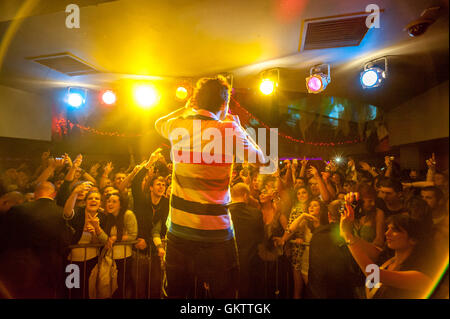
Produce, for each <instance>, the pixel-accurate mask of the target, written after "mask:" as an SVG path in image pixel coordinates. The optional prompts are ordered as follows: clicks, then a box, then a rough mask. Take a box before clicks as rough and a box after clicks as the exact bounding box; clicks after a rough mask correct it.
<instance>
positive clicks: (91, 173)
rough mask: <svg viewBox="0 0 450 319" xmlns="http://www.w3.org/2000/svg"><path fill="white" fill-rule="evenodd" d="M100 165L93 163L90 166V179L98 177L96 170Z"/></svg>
mask: <svg viewBox="0 0 450 319" xmlns="http://www.w3.org/2000/svg"><path fill="white" fill-rule="evenodd" d="M100 166H101V165H100V163H95V164H94V165H92V166H91V168H90V169H89V174H90V175H91V176H92V177H94V178H95V177H97V176H98V169H99V168H100Z"/></svg>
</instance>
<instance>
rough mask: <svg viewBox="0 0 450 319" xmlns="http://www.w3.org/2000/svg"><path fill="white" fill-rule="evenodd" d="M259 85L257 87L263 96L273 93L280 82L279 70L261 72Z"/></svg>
mask: <svg viewBox="0 0 450 319" xmlns="http://www.w3.org/2000/svg"><path fill="white" fill-rule="evenodd" d="M260 77H261V83H260V85H259V90H260V91H261V93H262V94H264V95H270V94H272V93H274V92H275V90H276V88H277V87H278V83H279V81H280V70H279V69H270V70H265V71H263V72H261V74H260Z"/></svg>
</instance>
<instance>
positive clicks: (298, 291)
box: [275, 187, 311, 299]
mask: <svg viewBox="0 0 450 319" xmlns="http://www.w3.org/2000/svg"><path fill="white" fill-rule="evenodd" d="M296 195H297V196H296V201H295V203H294V206H293V207H292V210H291V214H290V216H289V221H288V225H287V227H286V230H285V232H284V234H283V236H282V237H281V238H280V239H278V238H276V240H275V245H277V246H284V245H285V243H286V242H287V241H288V240H289V239H290V238H292V237H294V243H292V245H290V251H291V253H290V257H291V264H292V271H293V278H294V295H293V297H294V299H299V298H300V297H301V295H302V291H303V287H304V285H305V284H304V281H303V277H302V272H301V270H302V269H301V267H302V255H303V252H304V247H302V244H303V243H304V238H302V236H303V233H302V232H301V231H300V228H298V227H297V228H296V229H295V230H294V231H292V232H291V231H289V227H290V226H291V225H292V223H293V222H294V221H295V220H296V219H297V218H298V217H299V216H301V215H302V214H304V213H307V212H308V204H309V201H310V200H311V194H310V192H309V190H308V189H307V188H306V187H299V188H298V189H297V194H296Z"/></svg>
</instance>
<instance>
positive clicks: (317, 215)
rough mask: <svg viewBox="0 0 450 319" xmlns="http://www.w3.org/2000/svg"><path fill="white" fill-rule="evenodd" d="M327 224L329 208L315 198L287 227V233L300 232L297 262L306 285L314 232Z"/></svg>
mask: <svg viewBox="0 0 450 319" xmlns="http://www.w3.org/2000/svg"><path fill="white" fill-rule="evenodd" d="M326 224H328V208H327V206H326V204H325V203H324V202H323V201H319V200H315V199H314V200H311V201H310V202H309V204H308V210H307V212H305V213H304V214H301V215H300V216H298V217H297V218H296V219H294V220H293V221H292V223H290V224H289V226H288V227H287V228H286V233H289V234H291V233H294V232H296V233H298V234H299V237H298V240H297V241H296V243H297V244H298V245H299V246H300V251H299V252H298V257H297V258H298V260H297V263H298V264H299V266H298V267H299V268H300V271H301V277H302V278H301V280H302V283H303V284H304V285H305V286H306V285H307V284H308V269H309V242H310V241H311V238H312V233H313V231H314V229H316V228H317V227H319V226H320V225H326ZM300 292H301V291H300ZM298 297H301V296H298Z"/></svg>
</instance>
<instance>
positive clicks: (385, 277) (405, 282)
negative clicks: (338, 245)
mask: <svg viewBox="0 0 450 319" xmlns="http://www.w3.org/2000/svg"><path fill="white" fill-rule="evenodd" d="M357 199H358V195H357V194H354V193H350V194H347V195H346V198H345V210H344V213H343V214H342V216H341V222H340V233H341V236H342V237H343V238H344V239H345V241H346V243H347V246H348V248H349V250H350V252H351V254H352V256H353V258H354V259H355V261H356V262H357V263H358V265H359V267H360V268H361V270H362V271H363V273H365V274H367V273H366V270H367V269H368V268H367V267H368V266H370V265H375V264H378V265H381V266H380V267H379V269H380V271H379V275H380V276H379V283H378V285H377V282H373V283H372V284H373V287H370V288H367V297H368V298H389V299H391V298H402V299H405V298H422V297H423V296H424V294H425V292H426V291H427V289H429V288H430V285H431V283H432V280H431V277H432V275H433V272H432V271H431V268H430V265H429V263H430V260H429V259H428V258H427V257H429V256H428V255H427V252H426V250H427V247H429V245H428V239H429V234H428V233H427V232H426V231H424V229H423V227H422V225H423V224H422V223H421V222H420V221H419V220H417V219H415V218H413V217H411V216H410V215H409V214H398V215H394V216H392V217H391V218H389V219H388V222H387V225H388V228H387V231H386V243H387V247H388V248H389V249H391V250H393V251H394V257H392V258H390V259H388V260H387V261H383V260H378V257H380V255H381V250H380V249H379V248H377V247H376V246H375V245H373V244H371V243H368V242H366V241H364V240H363V239H361V238H359V237H357V236H354V234H353V228H354V222H355V212H354V209H353V207H352V203H353V202H354V201H355V200H357ZM372 267H373V266H372ZM368 286H370V285H369V283H366V287H368Z"/></svg>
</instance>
